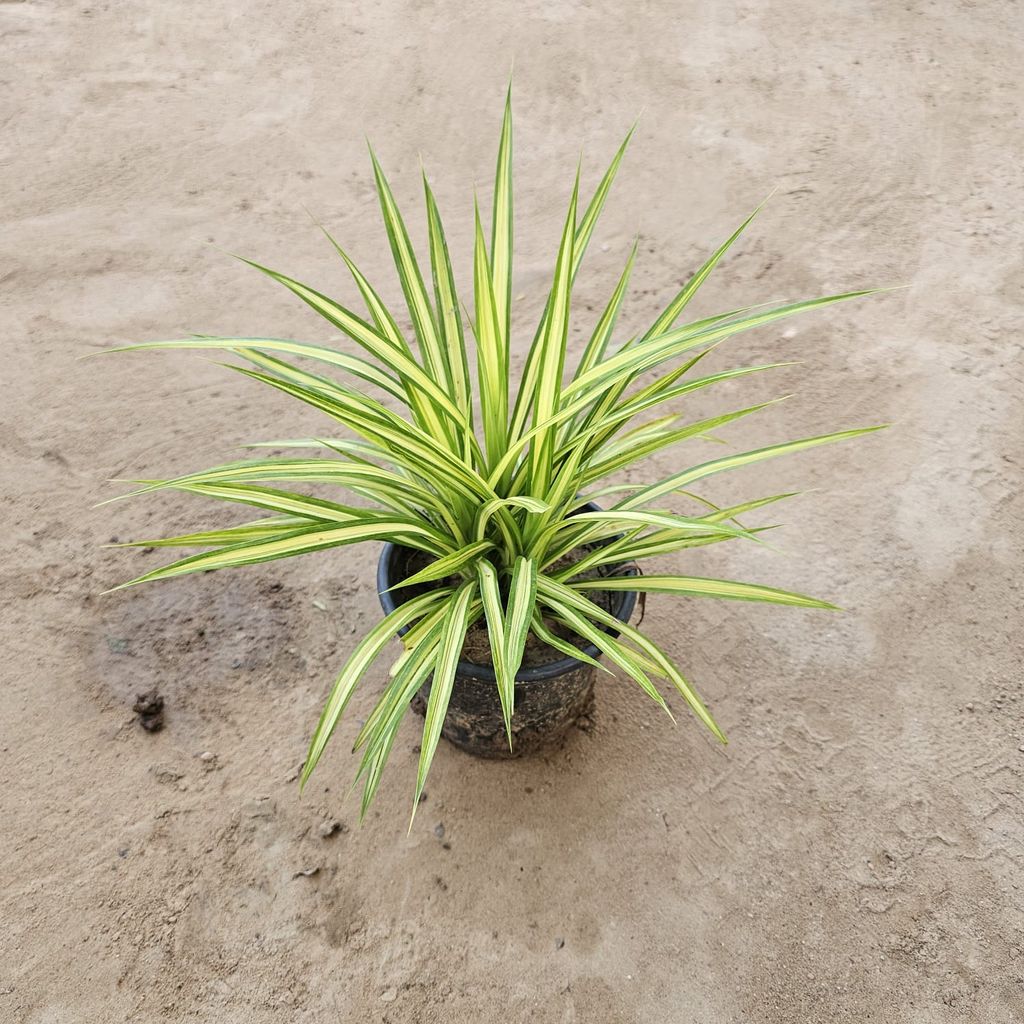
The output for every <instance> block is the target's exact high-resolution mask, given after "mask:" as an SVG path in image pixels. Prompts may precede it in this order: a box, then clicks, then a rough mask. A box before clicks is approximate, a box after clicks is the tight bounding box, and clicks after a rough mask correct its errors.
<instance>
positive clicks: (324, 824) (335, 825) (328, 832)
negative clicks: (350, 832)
mask: <svg viewBox="0 0 1024 1024" xmlns="http://www.w3.org/2000/svg"><path fill="white" fill-rule="evenodd" d="M341 828H342V825H341V822H340V821H321V822H320V827H319V828H318V829H317V832H318V833H319V835H320V838H321V839H329V838H330V837H331V836H333V835H334V833H335V832H340V831H341Z"/></svg>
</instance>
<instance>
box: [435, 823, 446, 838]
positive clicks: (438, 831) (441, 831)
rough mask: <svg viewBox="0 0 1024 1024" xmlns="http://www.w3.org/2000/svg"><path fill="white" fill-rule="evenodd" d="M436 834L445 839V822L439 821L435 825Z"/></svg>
mask: <svg viewBox="0 0 1024 1024" xmlns="http://www.w3.org/2000/svg"><path fill="white" fill-rule="evenodd" d="M434 835H435V836H437V838H438V839H444V822H441V821H439V822H438V823H437V824H436V825H435V826H434Z"/></svg>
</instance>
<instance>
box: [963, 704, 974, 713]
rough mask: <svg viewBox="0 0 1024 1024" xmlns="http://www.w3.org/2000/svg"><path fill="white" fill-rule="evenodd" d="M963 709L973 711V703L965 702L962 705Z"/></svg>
mask: <svg viewBox="0 0 1024 1024" xmlns="http://www.w3.org/2000/svg"><path fill="white" fill-rule="evenodd" d="M964 710H966V711H973V710H974V705H973V704H965V705H964Z"/></svg>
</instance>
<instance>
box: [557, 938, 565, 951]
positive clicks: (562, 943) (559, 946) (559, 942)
mask: <svg viewBox="0 0 1024 1024" xmlns="http://www.w3.org/2000/svg"><path fill="white" fill-rule="evenodd" d="M564 946H565V939H555V949H562V948H563V947H564Z"/></svg>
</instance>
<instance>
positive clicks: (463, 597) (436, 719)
mask: <svg viewBox="0 0 1024 1024" xmlns="http://www.w3.org/2000/svg"><path fill="white" fill-rule="evenodd" d="M476 586H477V584H476V580H471V581H469V582H466V583H463V584H462V586H461V587H459V589H458V590H457V591H456V592H455V595H454V596H453V597H452V604H451V609H450V611H449V613H448V616H447V618H446V619H445V622H444V627H443V629H442V632H441V641H440V644H439V646H438V651H437V663H436V665H435V667H434V679H433V682H432V683H431V684H430V698H429V699H428V701H427V714H426V718H425V720H424V723H423V741H422V743H421V744H420V763H419V768H418V769H417V772H416V794H415V796H414V797H413V816H414V817H415V814H416V807H417V806H418V805H419V801H420V794H421V793H422V792H423V787H424V785H425V784H426V781H427V772H428V771H429V770H430V764H431V762H432V761H433V760H434V753H435V751H436V750H437V744H438V741H439V740H440V739H441V727H442V726H443V725H444V718H445V715H446V714H447V713H448V701H449V700H450V698H451V695H452V687H453V685H454V684H455V669H456V667H457V666H458V663H459V655H460V654H461V653H462V645H463V644H464V643H465V640H466V630H467V628H468V627H469V605H470V602H471V601H472V600H473V596H474V594H475V592H476ZM409 827H410V828H412V821H411V820H410V822H409Z"/></svg>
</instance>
